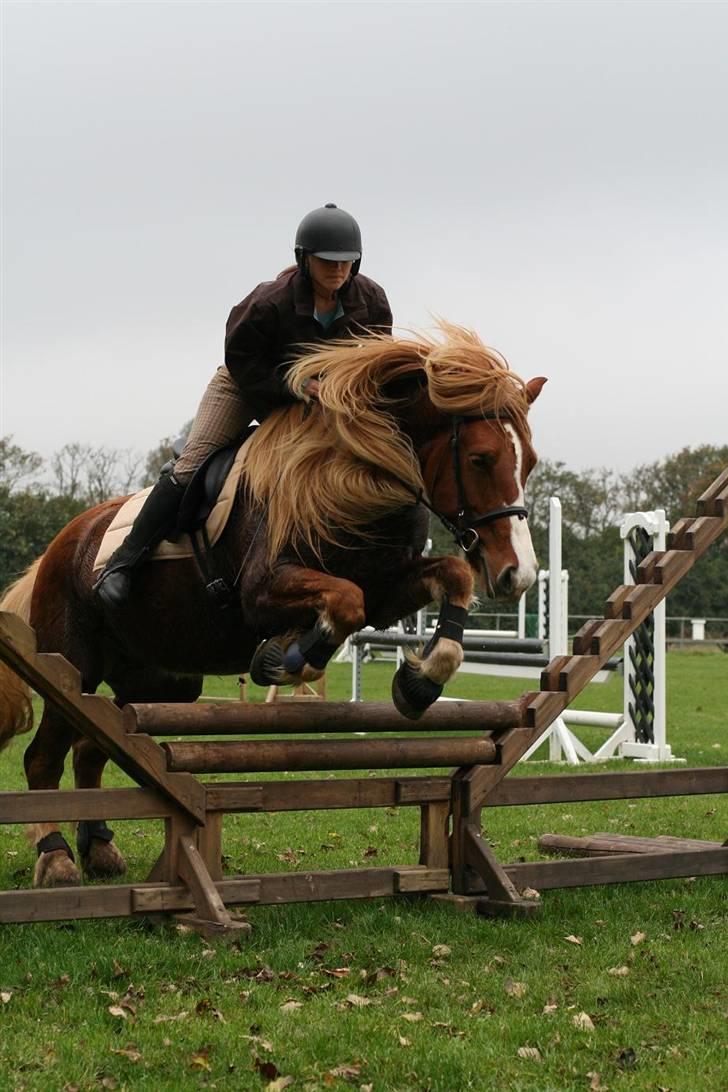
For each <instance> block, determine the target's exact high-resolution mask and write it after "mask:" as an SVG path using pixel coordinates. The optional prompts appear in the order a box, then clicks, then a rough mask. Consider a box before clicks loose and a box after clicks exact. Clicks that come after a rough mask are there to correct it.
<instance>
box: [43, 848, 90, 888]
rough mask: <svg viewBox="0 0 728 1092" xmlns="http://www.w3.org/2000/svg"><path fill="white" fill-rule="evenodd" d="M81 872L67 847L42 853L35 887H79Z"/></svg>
mask: <svg viewBox="0 0 728 1092" xmlns="http://www.w3.org/2000/svg"><path fill="white" fill-rule="evenodd" d="M80 883H81V873H80V872H79V871H78V869H77V868H76V865H75V864H74V863H73V861H72V860H71V858H70V857H69V856H68V854H67V853H66V851H65V849H54V850H51V852H50V853H41V855H40V857H39V858H38V860H37V862H36V866H35V875H34V876H33V887H78V886H79V884H80Z"/></svg>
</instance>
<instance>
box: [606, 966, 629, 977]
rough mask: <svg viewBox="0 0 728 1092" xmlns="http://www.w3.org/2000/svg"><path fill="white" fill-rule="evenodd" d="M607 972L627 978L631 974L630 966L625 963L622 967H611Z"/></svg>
mask: <svg viewBox="0 0 728 1092" xmlns="http://www.w3.org/2000/svg"><path fill="white" fill-rule="evenodd" d="M607 974H611V976H612V978H626V977H627V975H628V974H629V967H626V966H624V965H623V966H621V967H610V968H609V969H608V971H607Z"/></svg>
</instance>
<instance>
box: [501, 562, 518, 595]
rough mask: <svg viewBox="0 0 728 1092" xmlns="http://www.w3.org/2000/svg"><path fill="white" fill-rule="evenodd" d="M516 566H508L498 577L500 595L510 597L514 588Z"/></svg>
mask: <svg viewBox="0 0 728 1092" xmlns="http://www.w3.org/2000/svg"><path fill="white" fill-rule="evenodd" d="M515 575H516V566H515V565H509V566H508V567H507V568H506V569H504V570H503V572H502V573H501V574H500V576H499V577H498V591H499V592H500V594H501V595H510V593H511V592H512V591H513V587H514V578H515Z"/></svg>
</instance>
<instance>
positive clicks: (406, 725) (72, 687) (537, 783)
mask: <svg viewBox="0 0 728 1092" xmlns="http://www.w3.org/2000/svg"><path fill="white" fill-rule="evenodd" d="M727 525H728V468H727V469H726V470H725V471H724V472H723V473H722V474H721V475H720V477H719V478H718V479H716V481H715V482H714V483H713V485H712V486H711V487H710V488H709V489H708V490H706V492H705V493H704V494H703V496H702V497H701V498H700V500H699V501H698V508H697V514H696V516H695V517H693V518H692V519H684V520H681V521H680V522H679V523H678V524H677V525H676V527H675V529H674V531H673V534H672V535H671V537H670V542H669V547H668V549H667V550H666V551H664V552H661V553H653V554H651V555H650V556H649V557H648V558H646V560H645V561H644V562H643V563H642V564H641V565H640V567H639V570H638V577H637V581H638V582H637V584H636V585H634V586H622V587H620V588H618V589H617V590H616V591H615V592H614V593H613V595H611V596H610V598H609V600H608V601H607V606H606V610H605V615H604V618H603V619H600V620H594V621H591V622H589V623H587V625H586V626H584V627H582V629H581V630H580V632H579V634H578V635H577V637H576V638H575V640H574V654H573V655H571V656H560V657H556V658H555V659H554V660H552V661H551V663H550V664H549V665H548V667H547V668H546V669H545V670H544V672H543V673H542V676H541V688H540V691H538V692H537V693H529V694H524V695H523V697H522V698H521V699H520V700H519V701H518V702H502V703H500V702H498V703H494V702H469V703H450V702H443V703H440V704H438V705H437V706H436V707H435V708H433V709H432V710H430V711H429V712H428V713H427V714H426V715H425V716H424V717H423V718H422V719H421V720H420V721H418V722H416V723H414V724H413V723H411V722H409V721H406V720H405V719H404V718H402V717H400V716H399V714H397V713H396V711H395V710H394V709H393V708H392V707H390V706H389V705H385V704H384V703H373V704H364V705H358V704H354V705H352V704H348V703H347V704H345V705H344V704H335V703H331V704H328V703H327V704H324V703H306V704H305V705H302V706H295V705H292V704H289V705H283V706H278V705H268V706H264V705H249V704H247V703H226V704H225V705H224V706H223V705H217V706H216V705H205V704H195V705H190V706H179V705H159V706H152V705H143V704H139V705H134V706H130V707H127V709H126V710H124V711H123V712H122V711H120V710H118V709H117V708H116V706H115V705H114V704H113V703H112V702H111V701H109V700H108V699H107V698H103V697H99V696H94V695H88V694H82V693H81V689H80V678H79V675H78V672H77V671H76V670H75V668H73V667H72V666H71V664H69V663H68V662H67V661H65V660H64V659H63V658H62V657H61V656H58V655H54V654H50V653H39V652H38V651H37V650H36V645H35V635H34V633H33V631H32V630H31V629H30V628H29V627H28V626H26V625H25V624H24V623H23V622H22V621H21V620H20V619H18V618H17V617H15V616H14V615H10V614H3V613H0V659H2V660H4V661H5V662H7V663H8V664H9V665H10V666H11V667H12V668H13V669H14V670H15V671H16V672H17V673H18V674H19V675H20V676H22V677H23V678H24V679H25V681H26V682H28V683H29V684H30V685H31V686H32V687H33V688H34V689H35V690H36V691H37V692H38V693H39V694H40V695H41V696H42V697H43V698H44V699H45V700H46V701H48V702H50V703H51V704H52V705H54V706H55V707H56V708H57V709H58V710H59V711H60V712H61V713H62V714H63V715H64V717H65V718H66V720H67V721H68V722H69V723H70V724H71V725H72V726H73V728H74V729H75V730H77V731H78V732H80V733H82V734H84V735H86V736H87V737H88V738H90V739H92V740H93V741H94V742H95V743H96V744H97V745H98V746H99V747H101V748H102V749H103V750H104V751H105V752H106V753H107V754H108V755H109V757H110V758H112V759H113V760H114V761H115V762H116V763H117V764H118V765H119V766H120V767H121V768H122V769H123V770H125V771H126V772H127V773H128V774H129V775H130V776H131V777H132V779H133V780H134V781H135V782H136V783H137V785H138V786H139V787H138V788H130V789H94V790H91V789H81V790H70V791H65V790H64V791H60V790H58V791H56V790H52V791H51V790H42V791H35V792H3V793H0V823H25V822H61V821H77V820H81V819H99V818H106V819H115V818H119V819H135V820H139V819H152V818H154V819H164V821H165V847H164V851H163V853H162V855H161V857H160V859H159V860H158V861H157V863H156V864H155V866H154V868H153V870H152V873H151V874H150V876H149V878H148V880H147V882H145V883H138V884H113V885H103V886H99V887H93V886H88V887H75V888H58V889H52V890H46V889H43V890H35V891H9V892H3V893H0V922H27V921H55V920H61V919H64V918H78V919H80V918H95V917H129V916H139V915H144V914H151V913H154V914H158V913H172V914H177V915H182V916H183V917H184V920H185V921H186V922H188V923H189V924H190V925H192V927H193V928H197V929H199V930H200V931H201V932H203V933H205V934H206V935H216V934H227V933H233V932H235V930H240V929H241V928H244V927H245V926H244V925H243V924H242V923H240V922H239V921H236V920H234V919H233V918H232V917H231V915H230V912H229V907H234V906H243V907H245V906H250V905H259V904H265V903H280V902H297V901H301V902H310V901H317V900H321V899H349V898H372V897H383V896H387V895H397V894H403V893H406V894H413V893H418V894H427V895H429V896H432V897H435V898H439V899H446V900H448V901H450V902H452V903H455V904H457V905H458V906H467V907H471V908H474V909H476V910H477V911H479V912H481V913H485V914H518V913H521V914H531V913H534V912H535V911H536V910H537V909H538V905H539V904H538V903H537V902H534V901H533V900H531V899H527V898H524V897H523V896H522V895H521V894H520V892H521V890H523V889H524V888H526V887H533V888H536V889H537V890H539V889H543V890H545V889H548V888H551V887H571V886H580V885H585V884H595V883H599V884H603V883H621V882H631V881H637V880H643V879H659V878H666V877H672V876H685V875H709V874H716V873H722V872H726V871H728V846H725V845H721V844H720V843H708V844H705V843H702V842H698V843H696V842H695V841H694V840H690V839H672V840H666V838H664V837H663V838H662V839H657V840H653V839H637V840H632V841H630V840H629V839H625V838H624V837H621V838H618V837H617V836H613V835H608V834H603V835H598V836H595V838H596V839H597V840H596V841H594V839H592V840H587V841H588V844H587V845H574V844H567V843H566V842H565V841H564V840H563V839H562V840H561V841H560V842H559V840H558V839H557V840H556V841H555V842H554V841H553V839H552V840H551V841H549V840H548V839H547V842H545V843H544V848H545V849H548V850H552V849H554V848H556V849H557V850H558V851H559V852H560V853H564V852H570V853H574V852H585V853H586V854H587V855H586V856H583V857H579V858H573V857H568V858H567V859H564V860H555V861H554V860H541V861H534V862H522V863H518V864H506V865H503V864H501V863H500V862H499V861H498V860H497V859H496V857H495V854H494V852H493V850H492V848H491V847H490V846H489V845H488V843H487V842H486V841H485V840H484V838H483V837H482V833H481V827H480V817H481V812H482V809H483V808H484V807H486V808H487V807H503V806H521V805H524V804H529V803H535V804H543V803H554V802H569V803H573V802H576V801H579V800H609V799H632V798H637V797H641V796H668V795H690V794H695V793H701V794H703V793H719V792H725V791H726V790H728V768H715V767H711V768H706V769H694V770H675V769H669V770H656V771H652V770H650V771H647V772H642V771H640V772H638V773H623V772H619V773H594V774H578V775H574V774H569V775H566V776H563V775H558V776H547V777H526V778H515V779H508V778H507V777H506V775H507V774H508V772H509V770H510V769H512V767H513V766H514V765H515V763H516V762H517V761H518V760H519V758H521V756H522V755H523V754H524V753H525V752H526V751H527V750H528V749H529V747H531V745H532V744H533V743H534V742H535V741H537V740H538V739H539V737H540V736H541V735H542V734H543V733H544V732H545V731H546V729H547V728H548V726H549V725H550V723H551V722H552V721H553V719H554V718H555V717H557V716H559V715H560V714H561V713H563V711H564V709H565V708H566V706H567V705H568V704H569V703H570V702H571V701H572V700H573V698H574V697H575V696H576V695H577V694H578V693H579V692H580V691H581V690H582V689H583V688H584V687H585V686H586V685H587V683H588V682H589V681H590V680H591V679H592V678H593V676H594V675H595V674H596V672H597V671H599V670H600V668H601V667H602V666H603V665H604V663H605V662H606V660H608V659H609V658H610V657H611V656H612V655H613V654H614V652H615V651H617V649H619V648H620V647H621V645H622V644H623V643H624V641H625V639H626V638H627V637H628V636H629V635H630V634H631V633H632V632H633V631H634V629H636V628H637V626H638V625H640V624H641V622H642V621H643V620H644V619H645V618H646V617H647V616H648V615H649V614H650V613H651V611H652V610H653V609H654V607H655V606H656V605H657V603H659V602H660V601H661V600H662V599H663V598H664V597H665V596H666V595H667V594H668V592H669V591H670V590H671V589H672V588H673V587H674V586H675V584H676V583H677V582H678V580H679V579H680V578H681V577H682V576H683V575H684V574H685V573H686V572H687V571H688V570H689V569H690V568H691V567H692V565H693V564H694V562H695V561H696V560H697V558H698V557H700V556H701V555H702V554H703V553H704V552H705V551H706V550H707V549H708V547H709V546H710V545H711V544H712V543H713V542H714V541H715V540H716V539H717V538H718V537H719V535H720V534H721V533H722V532H723V531H724V530H725V529H726V526H727ZM360 732H365V733H367V737H366V738H360V737H355V738H341V739H333V740H331V739H323V740H322V739H294V740H287V739H274V740H267V739H252V740H251V739H247V740H246V739H244V738H243V739H222V740H208V739H205V740H183V741H170V742H165V743H164V744H161V745H160V744H159V743H157V742H156V740H155V738H154V737H155V736H163V735H167V736H191V735H194V736H200V735H208V736H209V735H222V736H230V735H235V736H265V735H276V736H281V735H300V734H302V733H308V734H311V735H314V736H315V735H318V734H324V735H325V734H338V735H343V734H345V733H360ZM415 732H419V733H431V732H438V733H442V734H440V735H438V736H426V735H422V734H420V736H419V737H418V736H416V735H414V734H413V733H415ZM464 732H469V733H476V734H475V735H473V734H471V735H467V736H463V735H461V734H460V733H464ZM378 733H379V734H381V736H384V738H381V736H380V738H370V736H372V737H377V734H378ZM390 733H393V734H394V735H393V738H388V736H389V734H390ZM453 733H455V734H453ZM398 734H401V738H400V736H399V735H398ZM423 766H428V767H429V766H455V767H457V768H456V769H455V770H454V771H453V772H452V773H451V774H447V775H445V774H436V775H432V774H431V773H426V772H425V773H422V774H419V775H405V774H401V773H399V772H394V771H399V770H400V769H407V768H421V767H423ZM369 768H380V769H386V768H389V769H392V770H393V772H392V773H391V774H390V775H389V776H386V777H376V778H372V777H350V778H349V777H347V778H341V779H334V780H329V779H311V780H290V779H285V780H263V781H254V780H244V781H235V780H232V781H223V782H204V781H200V780H199V779H198V778H197V777H196V776H193V772H194V773H212V772H216V773H217V772H219V771H221V770H224V771H226V772H233V773H243V772H245V773H249V772H251V771H255V772H262V771H269V772H270V771H272V772H281V773H283V772H286V771H290V770H294V769H295V770H311V769H317V770H324V769H337V770H345V769H346V770H356V769H361V770H364V769H367V770H368V769H369ZM392 806H397V807H406V806H412V807H418V808H419V809H420V816H421V818H420V832H421V837H420V855H419V862H418V863H416V864H408V865H402V866H399V867H391V868H369V869H366V868H363V869H340V870H332V871H329V872H290V873H284V874H263V875H253V876H238V877H232V878H229V879H228V878H226V879H223V877H222V871H221V829H222V816H223V815H224V814H226V813H243V812H251V813H255V812H262V811H264V812H276V811H307V810H314V809H321V808H360V807H367V808H369V807H392ZM637 843H639V844H637Z"/></svg>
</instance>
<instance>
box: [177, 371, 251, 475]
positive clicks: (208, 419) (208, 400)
mask: <svg viewBox="0 0 728 1092" xmlns="http://www.w3.org/2000/svg"><path fill="white" fill-rule="evenodd" d="M252 420H253V412H252V411H251V410H250V409H248V407H247V406H246V404H245V402H244V400H243V395H242V393H241V391H240V388H239V387H238V385H237V383H236V382H235V380H234V379H233V377H232V376H231V375H230V372H229V371H228V370H227V368H226V367H225V366H224V365H222V366H221V367H219V368H218V369H217V371H216V372H215V374H214V375H213V377H212V379H211V380H210V382H209V383H208V385H207V390H206V391H205V393H204V394H203V396H202V401H201V402H200V406H199V409H198V410H197V413H196V415H195V419H194V421H193V422H192V428H191V429H190V434H189V436H188V437H187V442H186V444H185V446H184V449H183V451H182V454H181V455H180V457H179V458H178V459H177V461H176V463H175V464H174V476H175V478H176V479H177V481H179V482H182V483H184V482H188V481H189V480H190V478H191V477H192V475H193V474H194V472H195V471H196V470H197V469H198V468H199V467H200V466H201V465H202V463H203V462H204V461H205V459H206V458H207V456H208V455H210V454H211V453H212V452H213V451H217V450H218V448H221V447H225V445H226V444H229V443H231V442H232V441H233V440H234V439H235V437H236V436H238V435H239V434H240V433H241V432H242V431H243V429H245V428H246V427H247V426H248V425H249V424H250V422H251V421H252Z"/></svg>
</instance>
